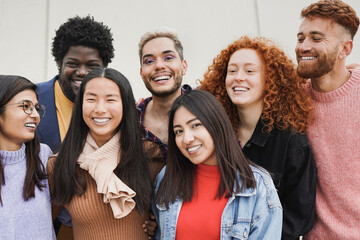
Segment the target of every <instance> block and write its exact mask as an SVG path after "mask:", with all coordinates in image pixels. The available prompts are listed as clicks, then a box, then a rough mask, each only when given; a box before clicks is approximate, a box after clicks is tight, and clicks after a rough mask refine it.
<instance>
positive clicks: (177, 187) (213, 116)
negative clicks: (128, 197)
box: [157, 90, 256, 207]
mask: <svg viewBox="0 0 360 240" xmlns="http://www.w3.org/2000/svg"><path fill="white" fill-rule="evenodd" d="M182 106H183V107H185V108H186V109H187V110H189V111H190V112H191V113H192V114H194V115H195V116H196V117H197V118H198V119H199V120H200V121H201V123H202V124H203V125H204V127H205V128H206V129H207V131H208V132H209V133H210V135H211V137H212V139H213V141H214V145H215V154H216V158H217V162H218V166H219V172H220V184H219V190H218V193H217V197H219V198H221V197H222V196H224V194H225V197H228V196H230V195H231V194H233V193H237V192H240V191H243V190H244V189H246V188H255V187H256V182H255V178H254V175H253V173H252V170H251V167H250V161H248V160H247V158H246V157H245V155H244V154H243V153H242V151H241V148H240V146H239V144H238V142H237V138H236V135H235V132H234V130H233V128H232V126H231V122H230V120H229V118H228V116H227V114H226V112H225V110H224V108H223V107H222V106H221V104H220V103H219V101H217V99H216V98H215V97H214V96H213V95H211V94H210V93H208V92H205V91H201V90H193V91H190V92H189V93H187V94H184V95H182V96H180V97H178V98H177V99H176V100H175V102H174V104H173V106H172V108H171V110H170V118H169V136H168V137H169V138H168V139H169V145H168V147H169V148H168V158H167V165H166V172H165V175H164V178H163V180H162V181H161V183H160V186H159V189H158V192H157V203H164V204H165V206H166V207H168V206H169V204H170V203H172V202H174V201H175V200H176V198H177V197H179V198H181V199H182V200H183V201H190V200H191V199H192V196H193V180H194V171H195V167H196V165H194V164H193V163H192V162H191V161H190V160H189V159H187V158H186V157H185V156H184V155H183V154H182V153H181V151H180V150H179V148H178V147H177V145H176V143H175V134H174V129H173V122H174V115H175V112H176V111H177V110H178V109H179V108H180V107H182ZM238 174H239V176H240V179H238ZM240 180H241V181H240ZM214 197H216V196H214Z"/></svg>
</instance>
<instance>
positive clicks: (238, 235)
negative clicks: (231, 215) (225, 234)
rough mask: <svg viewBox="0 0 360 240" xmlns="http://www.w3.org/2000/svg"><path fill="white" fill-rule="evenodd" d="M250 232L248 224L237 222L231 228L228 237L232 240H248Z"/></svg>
mask: <svg viewBox="0 0 360 240" xmlns="http://www.w3.org/2000/svg"><path fill="white" fill-rule="evenodd" d="M249 232H250V223H249V222H239V223H235V224H234V225H233V226H232V229H231V232H230V236H231V238H232V239H241V240H244V239H248V237H249Z"/></svg>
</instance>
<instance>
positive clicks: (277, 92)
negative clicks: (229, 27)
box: [199, 36, 313, 133]
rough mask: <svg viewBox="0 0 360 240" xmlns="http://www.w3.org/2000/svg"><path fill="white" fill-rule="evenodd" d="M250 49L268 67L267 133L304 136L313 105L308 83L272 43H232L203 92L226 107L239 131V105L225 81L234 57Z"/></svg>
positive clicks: (219, 57) (209, 73)
mask: <svg viewBox="0 0 360 240" xmlns="http://www.w3.org/2000/svg"><path fill="white" fill-rule="evenodd" d="M243 48H247V49H253V50H255V51H256V52H257V53H258V55H259V57H260V58H261V61H262V63H263V64H264V76H263V77H264V79H265V87H264V88H265V89H264V91H265V92H264V108H263V111H262V114H261V118H262V120H263V121H264V123H265V127H264V129H263V130H264V131H265V132H270V131H271V130H272V129H273V128H274V127H275V126H276V127H277V128H278V129H280V130H284V129H288V128H290V129H292V130H297V131H298V132H300V133H304V132H305V130H306V127H307V125H308V123H309V122H308V121H309V119H311V118H309V116H310V113H311V110H312V109H313V103H312V100H311V98H310V96H309V95H308V93H307V92H306V91H304V89H303V88H304V86H305V84H308V83H307V82H306V80H305V79H303V78H300V77H299V76H298V75H297V73H296V66H295V64H294V63H293V62H292V61H291V59H289V58H288V57H287V56H286V55H285V53H284V52H283V51H282V50H280V49H279V48H278V47H276V46H275V45H274V43H273V42H271V41H270V40H268V39H265V38H262V37H258V38H253V39H250V38H249V37H247V36H243V37H241V38H240V39H239V40H237V41H235V42H233V43H231V44H230V45H229V46H228V47H227V48H226V49H224V50H222V51H221V52H220V54H219V55H217V57H216V58H215V59H214V60H213V64H212V65H211V66H209V67H208V70H207V71H206V73H205V74H204V79H203V80H202V81H200V83H201V85H200V86H199V89H202V90H205V91H208V92H210V93H212V94H213V95H215V96H216V98H217V99H218V100H219V101H220V102H221V103H222V105H223V106H224V108H225V110H226V112H227V114H228V115H229V118H230V120H231V122H232V124H233V127H234V129H235V130H236V129H237V128H238V126H239V117H238V113H237V108H236V105H235V104H233V103H232V101H231V99H230V97H229V96H228V94H227V92H226V87H225V78H226V74H227V67H228V62H229V60H230V57H231V55H232V54H233V53H234V52H236V51H237V50H240V49H243Z"/></svg>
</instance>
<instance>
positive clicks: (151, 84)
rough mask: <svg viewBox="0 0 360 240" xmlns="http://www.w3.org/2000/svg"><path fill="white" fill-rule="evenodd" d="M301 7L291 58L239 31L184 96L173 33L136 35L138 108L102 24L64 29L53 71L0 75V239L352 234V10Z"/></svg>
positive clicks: (359, 202)
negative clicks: (144, 93)
mask: <svg viewBox="0 0 360 240" xmlns="http://www.w3.org/2000/svg"><path fill="white" fill-rule="evenodd" d="M301 16H302V18H303V22H302V24H301V25H300V28H299V32H298V35H297V36H298V43H297V46H296V50H295V51H296V56H297V61H298V64H297V65H296V64H295V63H293V62H292V60H291V59H290V58H289V57H287V56H286V54H285V53H284V52H283V51H282V50H281V49H280V48H279V47H277V46H276V45H275V44H274V43H273V42H271V41H270V40H268V39H266V38H263V37H256V38H249V37H247V36H243V37H241V38H239V39H238V40H236V41H235V42H233V43H231V44H229V45H228V47H227V48H225V49H224V50H222V51H221V52H220V53H219V54H218V55H217V56H216V57H215V58H214V60H213V63H212V65H210V66H209V68H208V70H207V71H206V73H205V74H204V77H203V79H201V81H200V85H199V86H198V87H197V88H198V89H194V90H193V89H191V87H190V86H188V85H183V86H182V78H183V76H184V75H185V74H186V70H187V62H186V60H185V59H184V55H183V46H182V44H181V42H180V40H179V39H178V37H177V35H176V34H175V33H174V32H172V31H169V30H167V29H161V30H156V31H153V32H148V33H146V34H144V35H143V36H142V38H141V40H140V43H139V57H140V75H141V77H142V79H143V81H144V84H145V86H146V88H147V89H148V90H149V91H150V92H151V97H149V98H146V99H143V100H142V101H140V102H139V103H138V104H137V105H136V103H135V101H134V96H133V93H132V89H131V85H130V83H129V81H128V79H127V78H126V77H125V76H123V75H122V74H121V73H120V72H119V71H117V70H115V69H112V68H107V65H108V64H109V63H110V62H111V59H112V58H113V56H114V48H113V45H112V40H113V39H112V34H111V32H110V29H109V28H108V27H107V26H105V25H104V24H103V23H99V22H96V21H95V20H94V19H93V18H91V17H84V18H80V17H75V18H71V19H69V20H68V21H67V22H66V23H64V24H62V25H61V26H60V28H59V29H58V30H57V31H56V36H55V38H54V41H53V46H52V53H53V56H54V58H55V61H56V64H57V66H58V68H59V74H58V75H56V76H55V77H54V78H53V79H51V80H50V81H48V82H44V83H40V84H38V85H35V84H33V83H31V82H30V81H29V80H27V79H26V78H23V77H20V76H9V75H0V160H1V162H0V222H1V225H2V227H1V229H0V239H55V238H56V234H57V231H58V227H59V226H58V223H57V222H56V221H58V220H59V221H60V222H62V223H64V224H65V225H70V226H72V228H65V227H63V226H62V227H61V230H60V232H59V233H58V235H57V238H58V239H68V237H69V236H68V235H66V234H69V233H66V229H67V230H68V231H69V230H70V235H71V238H74V239H149V238H154V239H177V240H178V239H299V238H300V237H301V236H304V238H305V239H356V238H357V237H359V236H360V227H359V226H360V198H359V196H360V192H359V191H360V190H359V188H358V187H357V186H358V183H360V178H359V177H357V172H358V171H359V170H360V161H359V160H360V150H359V148H358V142H359V141H360V136H359V134H358V132H359V131H360V101H359V100H360V71H359V70H357V69H347V67H346V64H345V60H346V57H347V56H348V55H349V54H350V53H351V50H352V46H353V42H352V40H353V37H354V35H355V34H356V31H357V29H358V26H359V18H358V17H357V15H356V12H355V11H354V10H353V9H352V8H351V7H350V6H349V5H347V4H345V3H344V2H342V1H340V0H320V1H319V2H317V3H313V4H311V5H309V6H308V7H306V8H304V9H303V11H302V12H301ZM40 119H41V121H40ZM39 140H40V141H39ZM40 142H41V143H40ZM53 153H56V154H55V155H53ZM349 183H350V184H349ZM153 215H154V216H153ZM55 218H56V219H57V220H55V222H54V226H55V229H56V231H54V226H53V220H54V219H55Z"/></svg>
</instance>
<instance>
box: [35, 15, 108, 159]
mask: <svg viewBox="0 0 360 240" xmlns="http://www.w3.org/2000/svg"><path fill="white" fill-rule="evenodd" d="M112 42H113V37H112V33H111V32H110V29H109V28H108V27H107V26H105V25H104V24H103V23H101V22H97V21H95V20H94V18H93V17H91V16H87V17H83V18H82V17H79V16H76V17H73V18H69V19H68V21H67V22H65V23H63V24H62V25H61V26H60V27H59V29H58V30H57V31H56V35H55V37H54V39H53V43H52V55H53V56H54V58H55V62H56V64H57V66H58V69H59V73H58V75H56V76H55V77H54V78H52V79H51V80H50V81H47V82H43V83H40V84H38V90H37V94H38V98H39V102H41V103H43V104H45V106H46V108H47V111H46V115H45V117H44V118H43V119H41V124H39V126H38V128H37V135H38V137H39V139H40V142H42V143H45V144H47V145H49V147H50V148H51V149H52V150H53V151H54V152H56V151H58V150H59V146H60V143H61V141H62V139H63V138H64V137H65V135H66V132H67V129H68V127H69V124H70V119H71V113H72V108H73V102H74V99H75V96H76V93H77V92H78V89H79V86H80V83H81V81H82V80H83V78H84V77H85V76H86V74H88V73H89V72H90V71H91V70H93V69H95V68H101V67H107V65H108V64H109V63H110V62H111V59H112V58H113V57H114V47H113V44H112Z"/></svg>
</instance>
